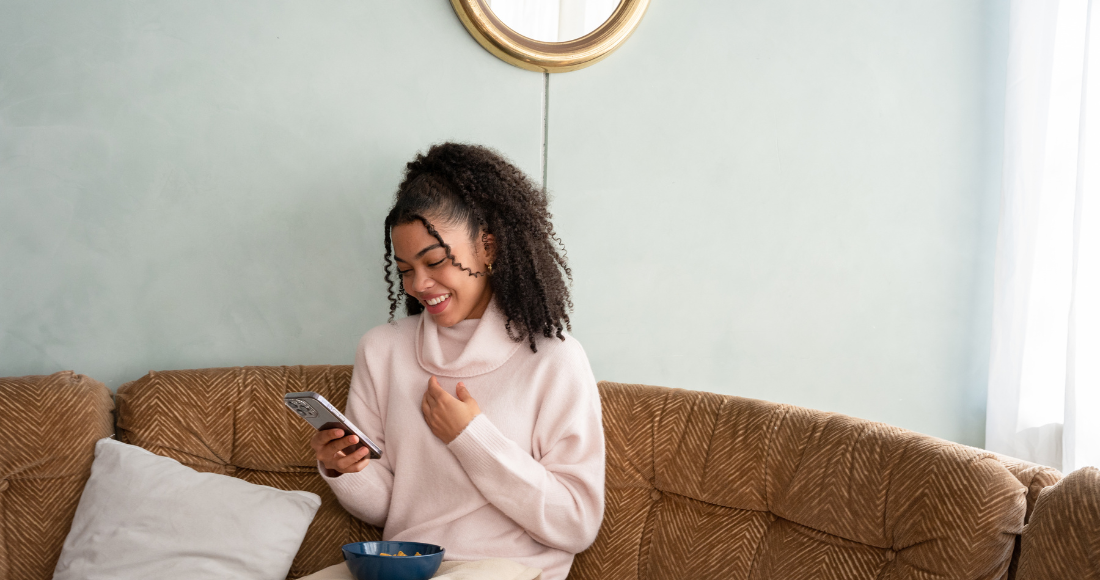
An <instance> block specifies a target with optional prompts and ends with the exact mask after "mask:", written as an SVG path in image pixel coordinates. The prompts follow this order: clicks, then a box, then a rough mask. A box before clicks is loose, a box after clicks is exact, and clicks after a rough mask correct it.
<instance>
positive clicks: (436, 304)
mask: <svg viewBox="0 0 1100 580" xmlns="http://www.w3.org/2000/svg"><path fill="white" fill-rule="evenodd" d="M450 302H451V294H450V293H449V292H448V293H447V294H443V295H442V296H436V297H435V298H431V299H429V300H425V301H424V307H425V308H427V310H428V313H429V314H439V313H440V312H443V310H444V309H445V308H447V305H448V304H450Z"/></svg>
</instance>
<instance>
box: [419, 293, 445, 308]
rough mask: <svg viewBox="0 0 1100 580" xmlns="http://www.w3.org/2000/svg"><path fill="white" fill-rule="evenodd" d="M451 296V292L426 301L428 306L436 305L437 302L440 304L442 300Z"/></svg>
mask: <svg viewBox="0 0 1100 580" xmlns="http://www.w3.org/2000/svg"><path fill="white" fill-rule="evenodd" d="M449 296H450V294H444V295H442V296H437V297H435V298H432V299H431V300H425V303H426V304H427V305H428V306H435V305H436V304H439V303H440V302H443V301H444V300H446V299H447V298H448V297H449Z"/></svg>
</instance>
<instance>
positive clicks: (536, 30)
mask: <svg viewBox="0 0 1100 580" xmlns="http://www.w3.org/2000/svg"><path fill="white" fill-rule="evenodd" d="M486 4H487V5H488V6H489V9H490V10H492V11H493V14H495V15H496V17H497V18H499V19H500V21H501V22H503V23H504V24H505V26H507V27H508V28H511V29H512V30H514V31H516V32H518V33H520V34H521V35H523V36H526V37H527V38H530V39H532V40H541V41H542V42H565V41H568V40H576V39H578V38H580V37H582V36H584V35H586V34H588V33H589V32H592V31H593V30H596V29H597V28H599V26H600V25H601V24H603V23H604V22H607V19H608V18H610V17H611V13H612V12H615V8H617V7H618V6H619V0H486Z"/></svg>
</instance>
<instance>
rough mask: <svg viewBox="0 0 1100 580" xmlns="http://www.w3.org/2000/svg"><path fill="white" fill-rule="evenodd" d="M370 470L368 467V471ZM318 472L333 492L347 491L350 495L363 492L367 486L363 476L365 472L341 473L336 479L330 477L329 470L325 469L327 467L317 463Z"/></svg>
mask: <svg viewBox="0 0 1100 580" xmlns="http://www.w3.org/2000/svg"><path fill="white" fill-rule="evenodd" d="M369 468H370V467H369V466H368V469H369ZM317 471H318V472H320V474H321V479H324V480H325V483H327V484H329V486H330V487H331V488H332V491H333V492H344V491H346V492H348V493H355V492H356V491H362V489H363V488H364V486H365V485H366V478H365V477H363V476H362V475H363V472H359V473H341V474H339V475H337V476H336V477H329V475H328V473H326V472H327V471H328V470H327V469H325V466H324V465H322V464H321V462H320V461H318V462H317Z"/></svg>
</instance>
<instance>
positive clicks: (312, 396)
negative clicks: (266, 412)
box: [283, 391, 382, 459]
mask: <svg viewBox="0 0 1100 580" xmlns="http://www.w3.org/2000/svg"><path fill="white" fill-rule="evenodd" d="M283 402H284V403H286V406H287V407H290V410H291V411H294V412H295V413H297V414H298V416H299V417H301V418H302V419H305V421H306V422H307V423H309V424H310V425H313V428H314V429H317V430H318V431H325V430H328V429H343V430H344V434H343V435H342V437H347V436H348V435H355V436H356V437H358V438H359V441H358V442H356V443H354V444H352V445H351V446H350V447H345V448H344V455H351V454H352V453H354V452H355V451H357V450H359V449H360V448H362V447H369V448H370V458H371V459H378V458H379V457H382V450H381V449H379V448H378V446H377V445H375V444H374V441H371V440H370V438H369V437H367V436H366V435H363V432H362V431H360V430H359V428H358V427H356V426H355V425H352V424H351V421H348V419H347V417H345V416H344V415H343V414H342V413H340V411H337V410H336V407H333V406H332V403H329V402H328V401H326V400H325V398H324V397H322V396H321V395H318V394H317V393H314V392H312V391H306V392H304V393H287V394H285V395H283Z"/></svg>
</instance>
